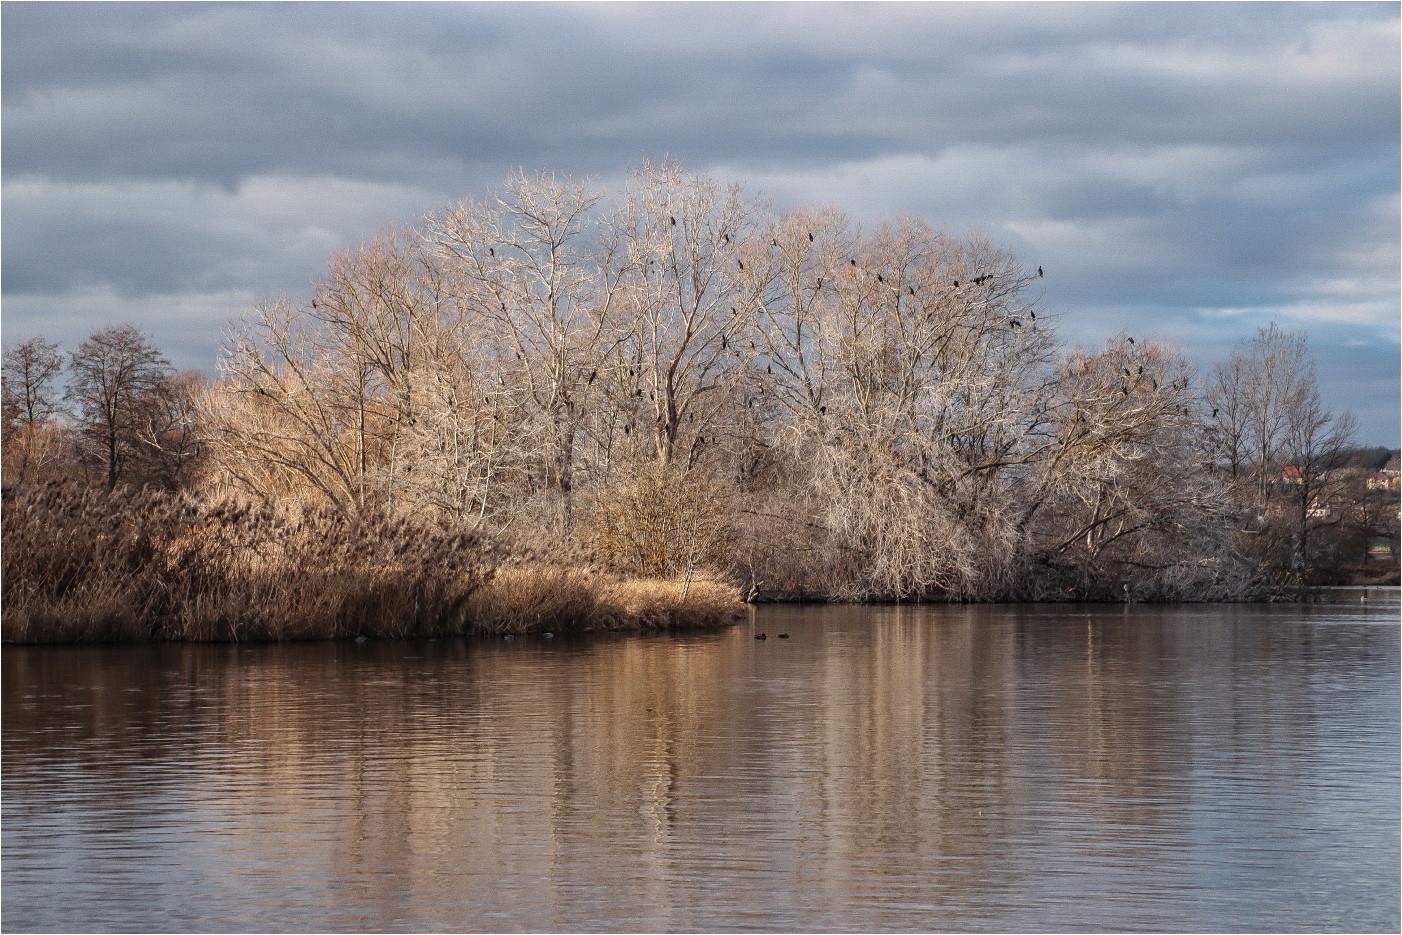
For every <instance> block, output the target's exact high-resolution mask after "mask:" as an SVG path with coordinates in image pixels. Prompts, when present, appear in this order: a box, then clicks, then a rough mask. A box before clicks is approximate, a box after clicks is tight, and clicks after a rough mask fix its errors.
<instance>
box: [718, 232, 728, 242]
mask: <svg viewBox="0 0 1402 935" xmlns="http://www.w3.org/2000/svg"><path fill="white" fill-rule="evenodd" d="M720 239H721V240H723V241H725V242H726V243H730V235H729V234H721V235H720Z"/></svg>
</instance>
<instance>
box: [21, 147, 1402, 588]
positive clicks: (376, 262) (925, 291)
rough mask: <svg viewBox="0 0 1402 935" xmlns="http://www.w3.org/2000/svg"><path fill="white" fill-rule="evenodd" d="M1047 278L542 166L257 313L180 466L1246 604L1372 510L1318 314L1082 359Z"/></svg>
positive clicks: (227, 479)
mask: <svg viewBox="0 0 1402 935" xmlns="http://www.w3.org/2000/svg"><path fill="white" fill-rule="evenodd" d="M1041 274H1042V271H1041V270H1040V269H1038V268H1030V267H1027V266H1024V265H1022V264H1020V263H1019V262H1018V261H1017V260H1016V259H1015V258H1014V257H1012V256H1010V255H1009V254H1007V253H1006V252H1005V251H1002V250H1000V249H998V248H996V247H995V246H994V245H992V244H991V243H989V242H988V241H986V240H984V239H982V238H981V237H977V236H967V237H951V236H949V235H947V234H943V233H940V232H938V231H935V230H933V229H931V228H930V227H929V226H928V225H927V224H926V223H925V222H923V221H920V220H916V219H911V218H896V219H892V220H889V221H886V222H883V223H881V224H878V225H876V226H875V227H874V228H872V229H869V230H864V229H862V228H860V227H858V226H857V225H855V224H853V223H852V222H851V221H850V220H849V219H848V218H846V217H845V216H843V215H842V214H841V213H840V212H837V211H835V210H831V209H824V210H804V211H797V212H793V213H789V214H783V215H778V214H774V213H772V212H770V211H769V210H767V209H765V208H764V207H763V206H762V205H760V204H759V203H757V202H756V201H754V200H752V199H748V198H746V197H745V196H744V195H743V194H742V193H741V192H740V191H739V190H738V189H737V188H733V187H724V186H721V185H720V184H718V183H717V182H715V181H714V180H712V179H710V178H708V177H706V176H703V175H693V174H688V173H686V172H684V171H683V170H682V169H681V168H680V167H679V166H677V165H675V164H672V163H662V164H652V163H645V164H644V165H643V166H642V167H641V168H639V169H638V170H637V171H636V172H634V173H633V174H632V175H631V176H630V178H629V181H628V183H627V184H626V186H625V187H624V188H623V190H622V191H621V192H618V193H616V194H614V195H612V196H610V195H608V194H607V193H603V192H598V191H595V190H593V189H591V188H590V187H589V186H588V185H586V184H583V183H579V182H576V181H572V180H569V179H562V178H559V177H556V176H549V175H521V176H517V177H514V178H512V179H510V180H509V181H508V182H507V184H506V185H505V186H504V188H503V189H502V190H501V191H500V192H498V193H495V194H492V195H489V196H488V197H487V198H486V199H485V200H483V201H473V200H468V201H464V202H462V203H460V204H457V205H453V206H449V207H447V208H445V209H443V210H441V211H438V212H435V213H434V214H432V215H430V216H429V217H427V218H425V219H424V220H423V221H422V222H421V223H420V224H419V225H417V226H415V227H410V228H402V229H396V230H391V231H387V232H385V233H383V234H381V235H379V236H377V237H375V238H374V239H372V240H370V241H368V242H367V243H365V244H362V245H361V246H360V247H359V248H357V249H354V250H349V251H345V252H343V253H341V254H338V255H337V256H335V257H334V258H333V259H332V261H331V264H330V267H329V270H328V272H327V275H326V276H325V278H324V279H322V280H321V281H320V282H319V283H318V284H317V286H316V288H315V291H314V294H313V296H312V297H311V298H310V300H309V301H307V302H297V301H294V300H291V299H282V300H278V301H273V302H269V303H266V304H264V305H262V306H261V307H259V308H258V309H256V310H255V311H254V313H253V314H252V315H251V316H249V318H248V319H247V320H245V321H244V322H242V323H241V324H240V326H239V327H238V329H237V331H236V332H235V334H234V337H233V338H232V339H231V340H230V342H229V344H228V346H227V347H226V348H225V352H224V356H223V359H222V362H221V371H222V376H221V378H220V379H219V380H218V381H217V382H216V383H214V384H213V385H211V386H209V387H207V388H200V389H198V391H195V392H184V393H176V394H173V395H171V396H170V397H169V398H172V399H177V400H189V401H190V405H191V407H192V408H191V409H190V411H189V413H188V418H185V417H182V418H180V419H175V420H173V421H172V420H169V419H168V420H166V421H165V422H161V423H160V424H161V426H164V428H163V430H164V431H166V432H167V433H169V432H170V431H171V426H174V425H178V426H187V425H193V426H194V427H195V434H194V436H193V437H194V438H195V440H197V441H198V450H197V451H196V452H195V453H194V454H193V455H191V456H190V457H185V458H177V459H176V460H175V464H176V465H177V466H178V470H179V471H181V472H184V473H183V474H182V475H181V476H180V477H179V478H178V479H177V478H171V477H170V476H169V475H170V471H169V470H167V472H166V475H164V476H166V481H164V482H166V483H171V484H175V485H176V486H181V485H184V486H187V487H188V486H192V485H193V486H198V487H200V488H201V489H203V490H206V491H214V492H218V493H219V494H221V495H224V494H230V493H237V494H238V495H240V496H242V497H243V498H245V500H248V501H252V502H255V503H259V504H262V505H263V506H266V507H268V508H272V507H284V506H286V505H287V504H294V503H295V504H303V505H307V506H310V507H314V508H317V509H326V510H331V511H334V512H335V513H337V514H339V515H341V516H343V517H346V518H347V519H348V520H356V521H366V520H370V519H373V520H375V521H376V522H389V521H393V522H411V523H414V524H417V525H419V526H427V527H432V528H434V529H437V530H440V531H442V532H443V533H444V534H457V533H463V532H471V533H474V534H487V535H489V536H490V537H491V538H492V539H493V540H494V541H496V542H499V543H504V544H505V545H506V547H507V548H508V549H510V550H512V551H515V552H519V553H523V554H530V555H532V556H534V557H535V558H536V559H537V560H543V559H553V560H556V561H559V562H562V563H564V564H566V565H575V566H591V567H601V568H604V569H608V570H612V571H617V572H622V573H626V574H631V575H645V576H652V575H657V576H677V577H679V579H680V580H682V581H689V580H691V578H692V577H693V576H695V575H697V574H700V573H703V572H720V573H723V574H725V575H728V576H730V577H731V578H732V580H735V581H736V582H737V583H740V584H742V585H744V586H746V587H748V588H752V589H755V590H760V591H789V592H791V591H806V592H819V593H822V594H826V595H829V596H834V597H839V598H849V599H871V598H900V599H956V600H1006V599H1087V598H1088V599H1123V598H1126V597H1129V598H1133V599H1184V598H1187V599H1229V598H1240V597H1244V596H1248V595H1251V594H1255V593H1260V590H1261V588H1262V587H1264V586H1269V585H1271V584H1278V583H1282V582H1299V581H1300V580H1302V578H1303V577H1304V575H1305V573H1306V571H1307V569H1308V568H1309V567H1310V566H1311V563H1313V562H1315V561H1316V560H1317V557H1318V555H1319V553H1320V551H1321V549H1323V548H1324V547H1325V546H1326V545H1329V544H1330V543H1331V542H1334V540H1331V539H1330V537H1329V534H1328V532H1327V530H1328V529H1329V528H1332V527H1338V528H1343V527H1344V526H1346V525H1347V524H1348V523H1351V522H1353V519H1350V518H1348V517H1353V516H1354V515H1355V513H1358V511H1359V510H1362V511H1363V512H1366V511H1367V509H1369V507H1367V504H1368V503H1370V502H1373V501H1369V500H1368V496H1369V495H1366V494H1365V492H1364V490H1363V480H1362V478H1363V477H1364V476H1365V475H1366V472H1363V471H1355V472H1353V474H1349V473H1348V472H1347V471H1346V470H1341V469H1340V467H1341V465H1342V461H1341V460H1340V457H1341V452H1342V451H1344V448H1345V445H1346V444H1347V441H1348V435H1349V429H1350V424H1349V421H1348V419H1347V418H1346V417H1344V418H1339V417H1336V416H1335V415H1334V414H1332V413H1329V412H1327V411H1326V410H1324V409H1323V407H1322V406H1321V405H1320V403H1319V399H1318V393H1317V390H1316V389H1315V381H1314V375H1313V371H1312V368H1311V366H1310V364H1309V361H1308V357H1307V355H1306V352H1305V349H1304V344H1303V338H1301V337H1299V336H1296V335H1291V334H1288V333H1285V332H1281V331H1279V330H1278V329H1276V328H1274V326H1272V328H1271V329H1267V330H1266V331H1263V332H1262V333H1261V334H1260V335H1258V336H1257V337H1256V338H1254V339H1251V340H1248V341H1245V342H1243V344H1242V346H1241V347H1240V348H1239V349H1238V351H1237V353H1236V354H1235V355H1233V357H1232V359H1231V361H1230V362H1229V363H1228V364H1227V365H1225V366H1224V367H1222V368H1218V369H1217V370H1216V371H1214V372H1213V373H1212V374H1209V375H1208V378H1207V379H1206V380H1199V378H1198V377H1197V375H1196V374H1195V372H1194V370H1193V368H1192V366H1191V365H1190V364H1189V363H1188V362H1187V361H1185V360H1184V359H1183V358H1182V356H1181V354H1180V352H1179V351H1178V350H1177V349H1176V348H1174V347H1173V346H1171V345H1169V344H1167V343H1164V342H1161V341H1155V340H1148V339H1146V338H1145V337H1144V336H1138V337H1136V336H1133V335H1129V334H1120V335H1115V336H1113V337H1111V338H1110V339H1109V340H1108V341H1107V342H1106V343H1105V345H1104V346H1103V347H1102V348H1101V349H1099V350H1097V351H1094V352H1084V351H1075V352H1069V353H1068V352H1066V351H1064V350H1063V348H1062V347H1061V345H1060V343H1059V342H1058V339H1057V335H1056V322H1055V316H1052V315H1049V314H1047V312H1046V310H1045V309H1044V308H1042V307H1041V306H1040V304H1039V292H1038V284H1039V282H1040V277H1041ZM46 347H47V350H46ZM52 351H53V349H52V347H48V346H45V347H34V348H30V349H29V352H30V353H29V356H30V357H32V358H35V361H34V362H32V363H33V366H32V367H31V369H34V370H35V372H36V373H42V372H43V369H44V368H43V361H44V360H45V359H46V358H45V357H44V354H45V353H48V354H50V355H51V354H52ZM36 368H37V369H36ZM12 369H13V368H9V367H7V374H8V373H9V372H10V371H11V370H12ZM9 380H10V378H9V377H8V376H7V381H9ZM11 382H14V381H10V382H7V384H6V386H7V390H6V392H7V397H6V398H7V403H6V405H7V413H9V412H10V409H11V408H15V407H12V406H11V403H10V399H11V396H15V397H16V398H17V399H18V398H19V397H20V396H22V394H18V395H16V394H17V393H18V389H17V390H16V393H11V390H10V383H11ZM41 389H42V387H41ZM40 395H41V396H42V395H43V394H42V393H41V394H40ZM143 398H153V397H152V394H150V393H148V394H147V395H146V397H143ZM22 408H23V407H22V406H20V407H18V408H16V410H15V411H17V412H18V411H20V409H22ZM41 408H42V407H41ZM169 410H170V406H169V405H168V406H167V407H166V411H169ZM85 418H86V421H87V422H88V423H92V422H93V420H92V418H91V417H85ZM157 421H159V420H157ZM51 422H52V420H47V421H46V420H45V419H44V418H31V419H29V422H28V424H27V426H26V424H22V423H24V420H23V418H17V419H13V420H12V419H11V418H10V416H9V415H8V414H7V420H6V424H7V427H10V426H12V423H13V430H14V431H15V432H19V431H21V430H23V431H26V432H29V433H30V434H31V435H34V436H36V437H38V435H40V434H42V432H41V431H40V428H38V427H42V426H44V425H49V424H51ZM155 424H156V423H155V422H152V423H151V425H153V426H155ZM36 426H37V427H36ZM9 430H10V429H9V428H7V431H9ZM155 433H156V428H152V429H150V430H149V431H147V432H146V433H145V435H144V436H140V437H150V438H152V439H154V434H155ZM89 434H91V433H89ZM181 437H182V438H183V437H184V436H181ZM175 441H180V438H177V439H175ZM35 447H36V450H43V449H42V446H41V445H37V444H36V446H35ZM139 447H140V446H137V447H135V448H133V449H132V450H138V449H139ZM146 447H147V448H150V449H152V450H156V451H160V450H163V445H162V443H161V442H159V441H156V442H155V443H154V444H148V445H147V446H146ZM113 450H115V449H113ZM186 452H187V454H189V451H188V449H187V450H186ZM114 460H115V459H108V460H107V461H105V462H103V461H102V460H101V459H100V458H98V459H97V462H95V463H97V464H98V466H99V467H106V468H108V469H109V470H110V469H111V465H112V464H113V463H114ZM26 469H28V468H26ZM11 474H12V475H13V471H12V472H11ZM1355 475H1356V476H1355ZM1350 485H1352V486H1350ZM1355 488H1357V489H1356V490H1355ZM1349 497H1352V498H1353V500H1352V501H1350V502H1353V503H1354V504H1355V506H1350V507H1348V508H1347V509H1344V508H1343V507H1340V510H1341V511H1342V512H1335V513H1328V512H1327V511H1324V512H1321V511H1322V509H1323V505H1324V504H1325V503H1326V501H1327V503H1329V504H1334V503H1342V502H1344V500H1347V499H1348V498H1349ZM1331 498H1332V499H1331ZM1376 500H1377V498H1376V497H1375V498H1374V501H1376ZM1374 505H1375V506H1376V504H1374ZM1350 511H1352V512H1350ZM1345 513H1346V514H1347V516H1345ZM1326 514H1327V515H1326ZM1358 515H1361V513H1358ZM1379 516H1382V517H1384V519H1383V520H1379ZM1385 516H1386V511H1385V510H1384V511H1382V512H1381V513H1379V512H1378V511H1377V510H1376V509H1374V511H1373V514H1372V519H1371V520H1369V521H1368V522H1374V525H1375V526H1376V525H1377V522H1381V523H1382V526H1383V527H1386V525H1387V524H1386V521H1385ZM1394 519H1395V517H1394ZM1360 522H1362V521H1361V520H1360ZM1394 525H1395V523H1394ZM1359 528H1361V527H1359ZM1360 535H1361V539H1359V540H1358V541H1357V542H1353V544H1352V545H1351V546H1350V548H1353V549H1354V550H1355V551H1356V552H1358V554H1359V555H1363V554H1366V550H1367V547H1368V544H1369V543H1370V542H1373V541H1374V540H1375V539H1376V538H1377V536H1378V535H1383V536H1392V535H1395V533H1394V531H1393V530H1392V529H1390V528H1372V529H1371V531H1369V532H1365V533H1361V534H1360ZM1337 538H1338V537H1335V539H1337ZM1356 538H1357V537H1356ZM1388 541H1392V540H1391V539H1388ZM1360 543H1361V545H1360ZM1335 544H1337V543H1335ZM1394 559H1395V555H1394Z"/></svg>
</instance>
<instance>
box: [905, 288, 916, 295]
mask: <svg viewBox="0 0 1402 935" xmlns="http://www.w3.org/2000/svg"><path fill="white" fill-rule="evenodd" d="M906 288H907V289H909V290H910V294H911V295H915V287H914V286H907V287H906Z"/></svg>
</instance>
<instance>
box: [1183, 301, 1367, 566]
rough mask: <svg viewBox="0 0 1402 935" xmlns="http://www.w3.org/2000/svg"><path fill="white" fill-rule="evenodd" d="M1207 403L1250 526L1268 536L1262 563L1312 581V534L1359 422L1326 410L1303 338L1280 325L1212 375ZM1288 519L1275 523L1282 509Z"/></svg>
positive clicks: (1323, 515) (1258, 336) (1243, 344)
mask: <svg viewBox="0 0 1402 935" xmlns="http://www.w3.org/2000/svg"><path fill="white" fill-rule="evenodd" d="M1208 404H1209V405H1210V406H1211V407H1212V413H1213V414H1212V422H1213V425H1214V426H1215V428H1216V436H1215V437H1216V440H1217V442H1218V445H1219V455H1220V456H1221V457H1223V458H1224V459H1225V460H1226V463H1227V465H1228V467H1229V469H1230V471H1231V474H1232V475H1233V476H1234V477H1241V478H1243V479H1245V480H1248V481H1249V484H1250V486H1249V488H1248V489H1247V490H1243V491H1242V496H1243V499H1244V500H1245V504H1244V506H1245V509H1246V512H1247V516H1246V525H1247V528H1248V529H1252V530H1253V531H1256V532H1261V533H1264V534H1265V540H1264V541H1263V543H1262V547H1261V548H1260V549H1258V550H1257V551H1258V555H1259V559H1260V560H1261V561H1264V562H1267V563H1274V564H1276V565H1277V571H1278V572H1280V573H1281V574H1282V575H1283V576H1284V577H1285V578H1286V579H1287V580H1292V581H1295V582H1297V583H1303V582H1306V581H1307V580H1308V577H1309V569H1310V564H1311V561H1312V556H1311V551H1310V533H1311V530H1312V529H1313V528H1314V527H1316V526H1317V525H1319V524H1320V522H1321V521H1324V520H1325V519H1326V513H1327V507H1326V506H1325V504H1326V502H1327V500H1328V496H1327V488H1328V486H1329V484H1330V483H1332V480H1333V479H1332V477H1331V475H1332V473H1333V469H1334V468H1336V467H1337V466H1338V464H1337V459H1338V455H1339V453H1340V452H1341V451H1342V450H1343V449H1344V448H1346V447H1347V446H1348V445H1349V444H1351V442H1352V436H1353V431H1354V426H1355V422H1354V419H1353V417H1352V416H1351V415H1349V414H1348V413H1343V414H1335V413H1332V412H1330V411H1328V410H1327V409H1326V408H1325V407H1324V406H1323V404H1322V402H1321V400H1320V397H1319V389H1318V381H1317V379H1316V377H1315V369H1314V362H1313V360H1312V359H1311V358H1310V356H1309V348H1308V345H1307V343H1306V338H1305V336H1304V335H1303V334H1298V333H1294V332H1289V331H1285V330H1283V329H1282V328H1280V326H1279V325H1277V324H1276V323H1275V322H1272V323H1271V324H1270V325H1269V326H1268V327H1266V328H1262V329H1260V330H1259V331H1258V332H1257V334H1256V336H1255V337H1253V338H1250V339H1247V340H1243V341H1242V342H1240V343H1239V344H1238V345H1237V347H1236V348H1235V349H1234V350H1233V351H1232V354H1231V357H1230V358H1228V360H1227V361H1226V362H1224V363H1223V364H1222V365H1221V366H1219V367H1218V368H1217V370H1216V371H1215V373H1214V375H1213V380H1212V383H1211V385H1210V388H1209V393H1208ZM1282 503H1284V504H1288V510H1287V511H1286V512H1285V516H1284V519H1285V522H1284V523H1283V524H1281V523H1279V522H1276V521H1275V520H1276V518H1277V517H1279V516H1280V515H1281V512H1282V508H1281V506H1280V504H1282Z"/></svg>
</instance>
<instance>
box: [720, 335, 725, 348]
mask: <svg viewBox="0 0 1402 935" xmlns="http://www.w3.org/2000/svg"><path fill="white" fill-rule="evenodd" d="M725 348H726V341H725V335H721V336H720V349H721V350H725Z"/></svg>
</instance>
